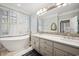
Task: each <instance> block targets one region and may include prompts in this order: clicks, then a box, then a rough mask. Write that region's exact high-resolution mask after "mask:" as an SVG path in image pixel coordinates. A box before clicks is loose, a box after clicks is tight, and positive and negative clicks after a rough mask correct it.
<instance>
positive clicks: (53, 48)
mask: <svg viewBox="0 0 79 59" xmlns="http://www.w3.org/2000/svg"><path fill="white" fill-rule="evenodd" d="M31 44H32V47H33V48H34V49H35V50H36V51H38V52H39V53H40V54H42V55H44V56H77V55H79V48H77V47H74V46H70V45H67V44H63V43H60V42H56V41H52V40H49V39H45V38H42V37H41V38H40V37H37V36H32V37H31Z"/></svg>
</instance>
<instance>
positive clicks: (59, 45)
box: [54, 43, 79, 55]
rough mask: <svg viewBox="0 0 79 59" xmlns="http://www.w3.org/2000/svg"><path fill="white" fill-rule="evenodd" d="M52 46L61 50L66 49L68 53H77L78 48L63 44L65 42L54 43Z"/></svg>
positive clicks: (78, 52) (78, 51) (78, 53)
mask: <svg viewBox="0 0 79 59" xmlns="http://www.w3.org/2000/svg"><path fill="white" fill-rule="evenodd" d="M54 47H56V48H58V49H61V50H63V51H66V52H68V53H71V54H73V55H79V49H77V48H73V47H71V46H68V45H65V44H60V43H54Z"/></svg>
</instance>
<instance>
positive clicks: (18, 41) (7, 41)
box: [0, 35, 29, 51]
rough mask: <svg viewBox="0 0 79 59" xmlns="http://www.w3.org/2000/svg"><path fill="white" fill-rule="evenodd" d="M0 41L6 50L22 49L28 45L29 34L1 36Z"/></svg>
mask: <svg viewBox="0 0 79 59" xmlns="http://www.w3.org/2000/svg"><path fill="white" fill-rule="evenodd" d="M0 43H1V44H2V45H3V46H4V47H5V48H6V49H7V50H8V51H18V50H22V49H24V48H25V47H27V46H28V45H29V35H25V36H18V37H4V38H3V37H2V38H0Z"/></svg>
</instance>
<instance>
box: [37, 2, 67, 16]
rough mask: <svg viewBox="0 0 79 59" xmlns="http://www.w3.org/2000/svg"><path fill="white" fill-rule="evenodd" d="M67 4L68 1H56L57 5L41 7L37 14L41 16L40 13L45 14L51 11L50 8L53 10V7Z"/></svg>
mask: <svg viewBox="0 0 79 59" xmlns="http://www.w3.org/2000/svg"><path fill="white" fill-rule="evenodd" d="M66 5H67V3H56V5H55V6H51V7H49V8H47V9H46V8H42V9H40V10H39V11H37V15H38V16H40V15H43V14H45V13H47V11H49V10H51V9H54V8H57V7H58V8H59V7H61V6H66Z"/></svg>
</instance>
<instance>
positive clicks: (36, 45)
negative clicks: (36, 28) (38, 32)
mask: <svg viewBox="0 0 79 59" xmlns="http://www.w3.org/2000/svg"><path fill="white" fill-rule="evenodd" d="M35 50H36V51H37V52H39V38H38V37H35Z"/></svg>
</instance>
